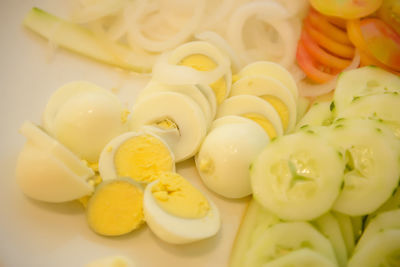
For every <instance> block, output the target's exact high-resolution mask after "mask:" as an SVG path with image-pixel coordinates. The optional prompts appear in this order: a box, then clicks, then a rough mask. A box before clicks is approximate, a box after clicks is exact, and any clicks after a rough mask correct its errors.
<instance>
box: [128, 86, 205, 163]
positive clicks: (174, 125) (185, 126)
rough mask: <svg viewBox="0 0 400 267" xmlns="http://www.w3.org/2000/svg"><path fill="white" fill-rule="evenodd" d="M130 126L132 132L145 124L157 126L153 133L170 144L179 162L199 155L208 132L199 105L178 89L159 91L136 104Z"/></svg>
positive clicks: (149, 128)
mask: <svg viewBox="0 0 400 267" xmlns="http://www.w3.org/2000/svg"><path fill="white" fill-rule="evenodd" d="M130 125H131V129H132V130H133V131H140V130H141V129H143V127H144V126H152V127H148V128H147V129H148V130H151V129H156V130H157V131H154V133H155V134H157V135H159V136H160V137H161V138H162V139H164V140H165V141H166V142H167V143H168V145H169V147H170V148H171V150H172V152H173V153H174V156H175V160H176V162H180V161H183V160H185V159H188V158H190V157H192V156H193V155H194V154H196V152H197V150H198V148H199V146H200V143H201V141H202V140H203V138H204V136H205V135H206V132H207V122H206V119H205V117H204V115H203V112H202V111H201V109H200V107H199V106H198V105H197V104H196V102H194V101H193V100H192V99H191V98H190V97H188V96H185V95H183V94H179V93H176V92H158V93H156V94H151V95H149V96H147V97H146V98H143V99H142V100H141V101H140V102H138V103H136V104H135V105H134V107H133V112H132V117H131V121H130ZM164 134H165V135H168V136H164Z"/></svg>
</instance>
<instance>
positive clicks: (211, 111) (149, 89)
mask: <svg viewBox="0 0 400 267" xmlns="http://www.w3.org/2000/svg"><path fill="white" fill-rule="evenodd" d="M206 88H207V87H204V86H202V87H201V88H200V87H198V86H195V85H191V84H185V85H168V84H162V83H160V82H157V81H154V80H152V81H150V82H149V83H148V84H147V86H146V87H145V88H143V90H141V92H140V94H139V97H138V100H137V101H136V102H140V100H141V99H142V98H145V97H146V96H148V95H151V94H154V93H157V92H167V91H170V92H177V93H181V94H183V95H186V96H188V97H190V98H191V99H192V100H194V102H196V103H197V104H198V106H199V107H200V109H201V111H202V112H203V114H204V117H205V119H206V121H207V125H211V122H212V121H213V120H214V117H215V114H216V107H213V106H212V104H213V103H212V101H209V100H208V98H207V95H206V90H207V89H206Z"/></svg>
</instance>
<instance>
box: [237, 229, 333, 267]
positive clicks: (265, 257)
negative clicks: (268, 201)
mask: <svg viewBox="0 0 400 267" xmlns="http://www.w3.org/2000/svg"><path fill="white" fill-rule="evenodd" d="M304 248H308V249H311V250H313V251H315V252H316V253H319V254H321V255H322V256H324V257H326V258H327V259H328V260H330V261H331V262H333V263H336V257H335V252H334V251H333V248H332V245H331V243H330V242H329V240H328V239H327V238H326V237H324V236H323V235H322V234H321V233H320V232H318V231H317V230H316V229H315V228H314V227H312V226H311V224H309V223H307V222H291V223H278V224H275V225H272V226H271V227H269V228H268V229H266V230H265V231H264V232H263V233H262V235H260V237H259V238H258V240H257V242H255V243H253V244H252V245H251V247H250V248H249V250H248V252H247V254H246V255H245V260H244V266H252V267H258V266H262V265H263V264H264V263H267V262H269V261H273V260H275V259H278V258H280V257H282V256H285V255H286V254H288V253H290V252H292V251H296V250H299V249H304Z"/></svg>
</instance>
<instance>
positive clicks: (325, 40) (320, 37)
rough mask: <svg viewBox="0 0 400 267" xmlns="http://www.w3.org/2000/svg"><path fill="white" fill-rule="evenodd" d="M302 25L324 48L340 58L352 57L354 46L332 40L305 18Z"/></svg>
mask: <svg viewBox="0 0 400 267" xmlns="http://www.w3.org/2000/svg"><path fill="white" fill-rule="evenodd" d="M303 27H304V29H305V30H306V31H307V32H308V34H310V36H311V37H312V38H313V39H314V40H315V42H317V44H318V45H319V46H321V47H322V48H324V49H325V50H327V51H329V52H331V53H332V54H334V55H336V56H339V57H342V58H347V59H351V58H353V57H354V47H352V46H350V45H344V44H341V43H338V42H336V41H334V40H333V39H331V38H330V37H328V36H326V35H325V34H323V33H321V32H320V31H318V30H316V29H315V28H314V27H313V26H312V25H311V23H310V22H309V21H307V20H305V21H304V26H303Z"/></svg>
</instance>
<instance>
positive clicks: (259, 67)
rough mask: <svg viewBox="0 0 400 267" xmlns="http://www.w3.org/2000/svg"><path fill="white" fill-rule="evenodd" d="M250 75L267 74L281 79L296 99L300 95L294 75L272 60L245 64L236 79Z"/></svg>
mask: <svg viewBox="0 0 400 267" xmlns="http://www.w3.org/2000/svg"><path fill="white" fill-rule="evenodd" d="M250 75H266V76H269V77H272V78H275V79H277V80H278V81H280V82H281V83H282V84H283V85H284V86H285V87H286V88H288V89H289V90H290V92H291V93H292V94H293V97H294V99H295V101H297V99H298V97H299V92H298V89H297V85H296V82H295V80H294V79H293V76H292V75H291V74H290V72H289V71H288V70H286V69H285V68H284V67H282V66H281V65H279V64H277V63H275V62H272V61H256V62H253V63H251V64H248V65H247V66H245V67H244V68H243V69H242V70H241V71H240V72H239V73H238V74H237V78H236V80H238V79H240V78H243V77H245V76H250Z"/></svg>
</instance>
